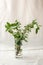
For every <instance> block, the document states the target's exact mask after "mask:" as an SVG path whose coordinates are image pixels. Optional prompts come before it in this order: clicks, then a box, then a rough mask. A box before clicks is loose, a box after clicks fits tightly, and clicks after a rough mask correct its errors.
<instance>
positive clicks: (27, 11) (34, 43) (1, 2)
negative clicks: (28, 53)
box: [0, 0, 43, 50]
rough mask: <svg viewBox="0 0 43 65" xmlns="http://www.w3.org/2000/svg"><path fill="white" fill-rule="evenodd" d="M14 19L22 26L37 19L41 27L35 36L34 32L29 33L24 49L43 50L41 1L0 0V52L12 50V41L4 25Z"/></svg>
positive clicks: (42, 10)
mask: <svg viewBox="0 0 43 65" xmlns="http://www.w3.org/2000/svg"><path fill="white" fill-rule="evenodd" d="M15 19H18V20H19V21H20V22H21V23H22V26H23V25H26V24H27V23H30V22H31V21H32V20H33V19H37V21H38V23H39V24H41V25H42V27H41V28H40V31H39V33H38V34H37V35H36V34H35V32H34V30H33V31H32V32H31V33H30V35H29V39H28V40H29V42H28V43H27V44H26V43H25V44H26V45H25V48H26V47H27V48H40V49H41V48H43V0H0V50H6V49H7V50H9V49H14V39H13V37H12V36H11V35H9V33H8V32H6V31H5V26H4V25H5V23H6V22H7V21H11V22H14V20H15Z"/></svg>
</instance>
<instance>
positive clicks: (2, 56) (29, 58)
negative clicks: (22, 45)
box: [0, 50, 43, 65]
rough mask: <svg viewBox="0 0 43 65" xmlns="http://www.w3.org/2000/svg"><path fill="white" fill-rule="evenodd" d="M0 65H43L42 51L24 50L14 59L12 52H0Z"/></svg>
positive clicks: (13, 52)
mask: <svg viewBox="0 0 43 65" xmlns="http://www.w3.org/2000/svg"><path fill="white" fill-rule="evenodd" d="M0 65H43V50H27V51H26V50H25V51H23V55H22V58H15V51H14V50H0Z"/></svg>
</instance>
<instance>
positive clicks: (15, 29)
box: [5, 20, 40, 45]
mask: <svg viewBox="0 0 43 65" xmlns="http://www.w3.org/2000/svg"><path fill="white" fill-rule="evenodd" d="M35 25H36V28H35ZM5 28H6V31H8V32H9V33H10V34H12V35H13V36H14V38H15V42H16V43H17V42H18V44H19V42H20V41H22V40H24V41H26V42H27V38H28V33H29V32H31V30H32V28H35V33H36V34H37V33H38V30H39V29H40V26H39V25H38V23H37V22H36V20H33V21H32V23H30V24H27V25H26V26H24V28H23V29H21V23H20V22H18V20H15V22H14V23H9V22H7V23H6V25H5ZM19 45H20V44H19Z"/></svg>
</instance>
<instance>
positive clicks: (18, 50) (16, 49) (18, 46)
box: [15, 41, 22, 58]
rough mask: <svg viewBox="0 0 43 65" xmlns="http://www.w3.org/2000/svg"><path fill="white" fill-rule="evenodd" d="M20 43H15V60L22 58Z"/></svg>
mask: <svg viewBox="0 0 43 65" xmlns="http://www.w3.org/2000/svg"><path fill="white" fill-rule="evenodd" d="M21 47H22V43H21V41H19V42H17V43H15V56H16V58H20V57H22V48H21Z"/></svg>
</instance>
